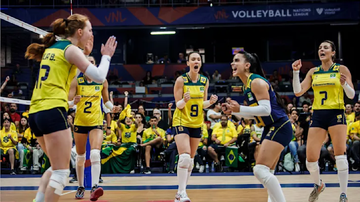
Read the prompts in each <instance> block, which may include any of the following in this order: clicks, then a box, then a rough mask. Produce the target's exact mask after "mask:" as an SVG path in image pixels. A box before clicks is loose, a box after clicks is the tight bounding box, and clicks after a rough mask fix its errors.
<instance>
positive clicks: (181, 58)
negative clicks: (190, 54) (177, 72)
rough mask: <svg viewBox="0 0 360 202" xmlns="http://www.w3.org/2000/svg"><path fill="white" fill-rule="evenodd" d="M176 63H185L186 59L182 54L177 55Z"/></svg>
mask: <svg viewBox="0 0 360 202" xmlns="http://www.w3.org/2000/svg"><path fill="white" fill-rule="evenodd" d="M177 63H186V59H185V58H184V53H179V59H178V60H177ZM175 79H176V78H175Z"/></svg>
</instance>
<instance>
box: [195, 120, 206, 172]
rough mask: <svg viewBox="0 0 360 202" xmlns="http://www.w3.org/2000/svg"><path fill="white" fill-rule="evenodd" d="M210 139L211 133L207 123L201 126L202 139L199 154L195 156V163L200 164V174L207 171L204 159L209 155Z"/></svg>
mask: <svg viewBox="0 0 360 202" xmlns="http://www.w3.org/2000/svg"><path fill="white" fill-rule="evenodd" d="M208 139H209V133H208V130H207V125H206V123H204V124H203V125H202V126H201V139H200V143H199V147H198V149H197V151H196V153H197V154H196V156H195V162H196V163H197V164H199V173H203V172H204V170H205V162H204V159H205V158H206V154H207V145H208ZM197 164H196V165H197Z"/></svg>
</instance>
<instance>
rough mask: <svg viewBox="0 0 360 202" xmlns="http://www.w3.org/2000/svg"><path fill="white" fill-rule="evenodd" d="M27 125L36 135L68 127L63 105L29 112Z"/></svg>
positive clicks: (39, 135) (40, 135)
mask: <svg viewBox="0 0 360 202" xmlns="http://www.w3.org/2000/svg"><path fill="white" fill-rule="evenodd" d="M29 125H30V128H31V131H32V132H34V134H35V136H36V137H42V136H43V135H46V134H50V133H54V132H57V131H61V130H65V129H68V128H69V125H68V122H67V112H66V110H65V108H64V107H56V108H53V109H49V110H44V111H39V112H36V113H33V114H29Z"/></svg>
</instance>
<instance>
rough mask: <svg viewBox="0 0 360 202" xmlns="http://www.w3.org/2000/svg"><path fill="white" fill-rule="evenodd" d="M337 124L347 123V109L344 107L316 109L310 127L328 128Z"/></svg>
mask: <svg viewBox="0 0 360 202" xmlns="http://www.w3.org/2000/svg"><path fill="white" fill-rule="evenodd" d="M335 125H346V117H345V111H344V110H342V109H324V110H314V112H313V115H312V118H311V122H310V127H317V128H322V129H324V130H328V128H329V127H331V126H335Z"/></svg>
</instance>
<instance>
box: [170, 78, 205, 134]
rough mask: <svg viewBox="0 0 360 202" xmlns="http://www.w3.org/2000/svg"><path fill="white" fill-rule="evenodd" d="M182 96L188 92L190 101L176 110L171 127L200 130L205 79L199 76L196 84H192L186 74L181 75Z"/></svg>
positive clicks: (202, 121) (202, 120)
mask: <svg viewBox="0 0 360 202" xmlns="http://www.w3.org/2000/svg"><path fill="white" fill-rule="evenodd" d="M182 78H183V79H184V89H183V91H184V94H185V93H186V92H190V100H189V101H188V102H187V103H186V105H185V107H184V108H183V109H179V108H176V110H175V112H174V116H173V126H184V127H189V128H201V126H202V124H203V123H204V115H203V103H204V93H205V86H206V83H207V78H206V77H205V76H203V75H201V74H200V75H199V79H198V81H197V82H196V83H193V82H192V81H191V79H190V77H189V76H188V75H187V74H183V75H182Z"/></svg>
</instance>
